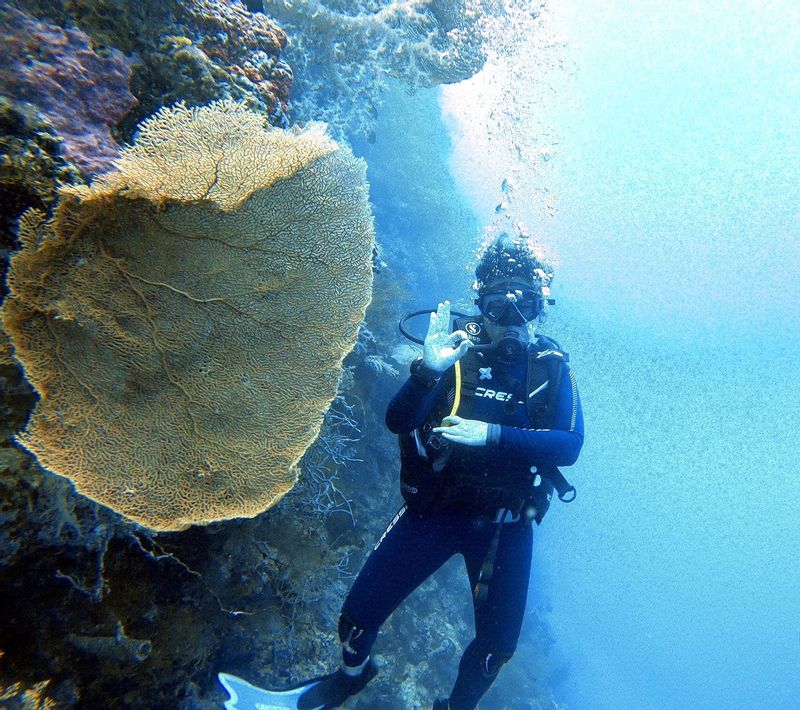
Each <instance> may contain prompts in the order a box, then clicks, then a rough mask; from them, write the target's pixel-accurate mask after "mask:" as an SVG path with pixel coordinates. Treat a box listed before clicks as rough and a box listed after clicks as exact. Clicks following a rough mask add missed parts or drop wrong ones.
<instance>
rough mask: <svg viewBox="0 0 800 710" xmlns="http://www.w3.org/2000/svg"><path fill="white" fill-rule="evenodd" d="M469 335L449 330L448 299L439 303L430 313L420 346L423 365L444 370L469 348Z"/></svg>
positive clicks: (440, 370) (461, 331) (438, 370)
mask: <svg viewBox="0 0 800 710" xmlns="http://www.w3.org/2000/svg"><path fill="white" fill-rule="evenodd" d="M469 346H470V340H469V336H468V335H467V334H466V333H465V332H464V331H463V330H457V331H455V332H454V333H451V332H450V301H445V302H444V303H440V304H439V307H438V308H437V309H436V313H431V321H430V323H429V324H428V334H427V335H426V336H425V343H424V344H423V346H422V362H423V364H424V365H425V367H429V368H430V369H431V370H436V371H437V372H444V371H445V370H446V369H447V368H448V367H450V366H451V365H452V364H453V363H455V362H456V361H457V360H460V359H461V358H462V357H464V354H465V353H466V352H467V350H469Z"/></svg>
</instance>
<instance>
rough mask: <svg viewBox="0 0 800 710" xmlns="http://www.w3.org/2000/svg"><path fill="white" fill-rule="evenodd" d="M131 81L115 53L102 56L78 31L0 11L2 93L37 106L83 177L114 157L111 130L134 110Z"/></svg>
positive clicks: (104, 167) (106, 166)
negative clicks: (129, 84) (54, 129)
mask: <svg viewBox="0 0 800 710" xmlns="http://www.w3.org/2000/svg"><path fill="white" fill-rule="evenodd" d="M130 75H131V63H130V61H129V60H128V59H127V58H126V57H125V55H124V54H122V52H120V51H119V50H116V49H110V50H106V51H105V52H104V53H103V55H102V56H101V55H100V54H98V53H96V52H95V51H94V50H93V48H92V47H91V44H90V40H89V37H88V36H87V35H86V34H84V33H83V32H81V31H80V30H77V29H74V28H68V29H64V28H62V27H59V26H58V25H54V24H51V23H48V22H41V21H38V20H36V19H34V18H33V17H30V16H28V15H26V14H25V13H24V12H21V11H19V10H16V9H15V8H13V7H2V8H0V93H2V94H5V95H8V96H10V97H12V98H13V99H14V100H15V101H16V102H19V103H29V104H32V105H33V106H35V107H36V108H37V110H38V111H39V112H40V113H41V114H42V116H44V117H45V118H46V119H47V120H48V121H49V122H50V123H51V124H52V125H53V126H54V127H55V128H56V130H57V131H58V135H59V137H60V138H61V139H62V146H61V152H62V154H63V156H64V157H65V158H66V159H68V160H72V161H74V162H75V163H76V164H77V165H78V166H79V167H80V169H81V172H83V174H84V175H87V176H90V175H94V174H96V173H99V172H103V171H104V170H107V169H109V168H110V167H111V164H112V160H113V158H114V157H115V156H116V154H117V150H118V146H117V144H116V142H115V141H114V138H113V137H112V135H111V128H112V127H113V126H115V125H116V124H117V123H118V122H119V120H120V119H121V118H122V117H123V116H124V115H125V114H126V113H127V112H128V111H129V110H130V109H131V108H132V107H133V106H134V105H135V104H136V99H135V98H134V97H133V95H132V94H131V92H130V91H129V90H128V83H129V81H130Z"/></svg>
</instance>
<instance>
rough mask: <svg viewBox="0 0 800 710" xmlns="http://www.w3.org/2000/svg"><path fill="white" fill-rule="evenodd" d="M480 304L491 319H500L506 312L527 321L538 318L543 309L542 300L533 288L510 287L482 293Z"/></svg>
mask: <svg viewBox="0 0 800 710" xmlns="http://www.w3.org/2000/svg"><path fill="white" fill-rule="evenodd" d="M478 305H479V307H480V309H481V313H483V315H484V316H486V317H487V318H488V319H489V320H492V321H499V320H500V319H501V318H503V315H504V314H508V316H511V315H512V314H513V315H515V316H522V318H524V319H525V321H526V322H527V321H530V320H533V319H534V318H536V316H538V315H539V313H540V312H541V310H542V300H541V297H540V295H539V293H538V292H537V291H534V290H532V289H515V288H509V289H507V290H503V291H493V292H490V293H484V294H482V295H481V297H480V299H479V302H478Z"/></svg>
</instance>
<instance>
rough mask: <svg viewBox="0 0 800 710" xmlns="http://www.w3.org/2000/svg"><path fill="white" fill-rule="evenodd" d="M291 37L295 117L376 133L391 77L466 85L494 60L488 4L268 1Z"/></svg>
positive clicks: (463, 0)
mask: <svg viewBox="0 0 800 710" xmlns="http://www.w3.org/2000/svg"><path fill="white" fill-rule="evenodd" d="M263 6H264V12H266V13H267V15H269V16H270V17H272V18H274V19H275V20H277V21H278V22H279V23H280V24H281V27H283V28H284V29H285V30H286V31H287V33H288V35H289V38H290V40H289V46H288V48H287V59H288V61H289V62H290V63H291V65H292V67H293V69H294V85H293V87H292V113H293V115H294V117H295V118H296V119H298V120H308V119H309V118H312V117H316V118H323V119H324V120H326V121H327V122H328V123H329V124H331V125H332V126H334V127H335V130H337V131H338V132H340V133H345V132H347V131H355V132H357V133H363V134H368V133H369V132H370V130H371V129H372V124H373V123H374V114H375V111H376V110H377V106H378V104H379V103H380V101H381V99H380V95H381V92H382V91H383V89H384V88H385V85H386V80H387V78H388V77H394V78H398V79H401V80H402V81H403V82H404V83H406V84H407V85H408V86H410V87H421V86H424V87H430V86H436V85H438V84H449V83H453V82H458V81H462V80H463V79H467V78H469V77H471V76H472V75H473V74H475V73H476V72H478V71H479V70H480V69H481V67H482V66H483V64H484V62H485V61H486V53H485V47H484V36H483V34H482V32H481V24H482V23H483V22H485V17H486V15H487V14H489V13H490V12H494V11H496V8H495V7H494V3H492V2H487V1H486V0H359V1H358V2H349V1H345V0H292V1H291V2H289V1H288V0H264V2H263Z"/></svg>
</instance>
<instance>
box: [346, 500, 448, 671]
mask: <svg viewBox="0 0 800 710" xmlns="http://www.w3.org/2000/svg"><path fill="white" fill-rule="evenodd" d="M457 532H458V527H457V526H454V525H453V523H452V521H450V520H448V518H447V517H443V516H438V515H426V516H424V517H420V516H418V515H417V514H416V513H414V512H412V511H410V510H409V509H408V508H406V506H403V507H402V508H401V509H400V511H399V512H398V513H397V515H395V517H394V518H393V519H392V521H391V523H390V524H389V527H388V528H387V529H386V532H384V533H383V535H382V536H381V538H380V540H378V543H377V544H376V545H375V547H374V549H373V550H372V552H371V553H370V556H369V557H368V558H367V561H366V562H365V563H364V566H363V567H362V568H361V571H360V572H359V574H358V577H357V578H356V581H355V582H354V583H353V586H352V588H351V589H350V593H349V594H348V595H347V598H346V599H345V602H344V606H343V607H342V615H341V617H340V620H339V638H340V640H341V642H342V657H343V659H344V667H345V669H347V668H351V669H357V668H358V667H359V666H362V665H363V664H365V663H366V662H367V659H368V657H369V652H370V649H371V648H372V644H373V643H374V642H375V639H376V638H377V636H378V630H379V629H380V627H381V626H382V625H383V622H384V621H386V619H387V618H388V617H389V615H390V614H391V613H392V612H393V611H394V610H395V609H396V608H397V607H398V606H399V605H400V603H401V602H402V601H403V600H404V599H405V598H406V597H407V596H408V595H409V594H411V592H413V591H414V590H415V589H416V588H417V587H418V586H419V585H420V584H421V583H422V582H423V581H425V579H427V578H428V577H429V576H430V575H431V574H433V572H435V571H436V570H437V569H438V568H439V567H441V566H442V565H443V564H444V563H445V562H446V561H447V560H448V559H449V558H450V557H452V556H453V555H454V554H455V553H456V550H457V546H458V538H459V535H458V534H457Z"/></svg>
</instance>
